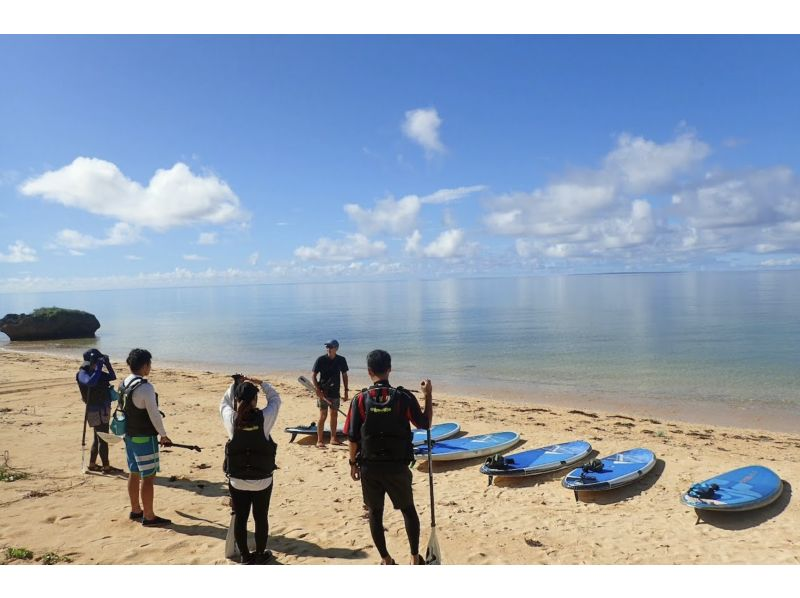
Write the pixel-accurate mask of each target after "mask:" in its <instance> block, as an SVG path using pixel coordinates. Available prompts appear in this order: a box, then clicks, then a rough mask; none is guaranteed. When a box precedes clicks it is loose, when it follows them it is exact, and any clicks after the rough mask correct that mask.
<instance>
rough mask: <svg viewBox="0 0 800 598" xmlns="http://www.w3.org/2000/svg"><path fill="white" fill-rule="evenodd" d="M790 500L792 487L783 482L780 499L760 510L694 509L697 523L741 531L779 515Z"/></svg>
mask: <svg viewBox="0 0 800 598" xmlns="http://www.w3.org/2000/svg"><path fill="white" fill-rule="evenodd" d="M791 500H792V485H791V484H790V483H789V482H787V481H786V480H783V493H782V494H781V496H780V498H778V500H776V501H775V502H774V503H772V504H771V505H767V506H766V507H764V508H762V509H753V510H752V511H738V512H730V513H724V512H721V511H701V510H699V509H695V511H694V512H695V513H696V514H697V523H696V524H700V523H701V522H702V523H704V524H707V525H713V526H714V527H718V528H720V529H727V530H734V531H737V530H743V529H749V528H751V527H756V526H758V525H761V524H762V523H765V522H767V521H769V520H770V519H772V518H773V517H777V516H778V515H780V514H781V513H782V512H783V511H784V509H786V507H787V506H788V505H789V502H790V501H791Z"/></svg>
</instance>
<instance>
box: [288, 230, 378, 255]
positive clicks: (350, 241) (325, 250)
mask: <svg viewBox="0 0 800 598" xmlns="http://www.w3.org/2000/svg"><path fill="white" fill-rule="evenodd" d="M385 252H386V243H384V242H383V241H374V242H373V241H370V240H369V239H368V238H367V237H366V236H365V235H362V234H359V233H356V234H353V235H347V236H346V237H345V239H343V240H338V241H334V240H332V239H328V238H327V237H323V238H321V239H319V240H318V241H317V244H316V245H315V246H314V247H307V246H302V247H298V248H297V249H295V250H294V254H295V256H297V257H298V258H300V259H301V260H304V261H305V260H320V261H331V262H351V261H353V260H359V259H364V258H370V257H374V256H379V255H383V254H384V253H385Z"/></svg>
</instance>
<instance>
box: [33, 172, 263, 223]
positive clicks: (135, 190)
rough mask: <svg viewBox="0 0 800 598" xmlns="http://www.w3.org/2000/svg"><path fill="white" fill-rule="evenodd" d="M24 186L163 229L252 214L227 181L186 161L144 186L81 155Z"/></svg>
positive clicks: (35, 193) (64, 202)
mask: <svg viewBox="0 0 800 598" xmlns="http://www.w3.org/2000/svg"><path fill="white" fill-rule="evenodd" d="M19 190H20V192H21V193H22V194H24V195H27V196H30V197H33V196H38V197H42V198H44V199H46V200H48V201H54V202H56V203H60V204H62V205H64V206H67V207H74V208H78V209H81V210H85V211H87V212H90V213H92V214H97V215H100V216H107V217H109V218H114V219H115V220H119V221H121V222H125V223H128V224H131V225H136V226H141V227H146V228H152V229H155V230H158V231H166V230H169V229H170V228H174V227H180V226H186V225H191V224H223V223H226V222H235V221H238V222H242V221H246V220H247V219H248V218H249V216H248V215H247V214H246V213H245V212H244V211H242V209H241V207H240V205H239V198H238V197H237V196H236V194H235V193H234V192H233V191H232V190H231V188H230V187H229V186H228V185H227V184H226V183H225V182H224V181H222V180H220V179H219V178H217V177H216V176H214V175H211V174H208V175H204V176H199V175H195V174H194V173H192V171H191V170H190V169H189V167H188V166H187V165H186V164H183V163H182V162H178V163H176V164H175V165H174V166H173V167H172V168H170V169H166V170H164V169H159V170H157V171H156V173H155V174H154V175H153V177H152V178H151V179H150V181H149V183H148V185H147V186H146V187H144V186H142V185H140V184H139V183H137V182H136V181H132V180H131V179H129V178H128V177H126V176H125V175H124V174H123V173H122V172H121V171H120V169H119V168H118V167H117V166H116V165H115V164H113V163H111V162H107V161H105V160H100V159H97V158H84V157H79V158H76V159H75V160H74V161H73V162H72V163H71V164H69V165H68V166H64V167H63V168H60V169H58V170H54V171H49V172H46V173H44V174H42V175H41V176H39V177H36V178H34V179H30V180H28V181H26V182H24V183H23V184H22V185H20V187H19Z"/></svg>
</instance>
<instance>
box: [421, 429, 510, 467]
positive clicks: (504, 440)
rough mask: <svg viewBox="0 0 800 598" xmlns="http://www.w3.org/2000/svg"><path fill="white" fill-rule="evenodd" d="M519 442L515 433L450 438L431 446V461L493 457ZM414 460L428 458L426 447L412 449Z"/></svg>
mask: <svg viewBox="0 0 800 598" xmlns="http://www.w3.org/2000/svg"><path fill="white" fill-rule="evenodd" d="M518 441H519V434H517V433H516V432H495V433H494V434H482V435H480V436H464V437H463V438H450V439H448V440H442V441H440V442H437V443H435V444H434V445H433V450H431V461H456V460H458V459H474V458H475V457H485V456H486V455H493V454H494V453H499V452H501V451H504V450H506V449H507V448H511V447H512V446H514V445H515V444H517V442H518ZM414 458H415V459H417V460H418V461H419V460H423V459H427V458H428V447H427V446H426V445H422V446H418V447H416V448H415V449H414Z"/></svg>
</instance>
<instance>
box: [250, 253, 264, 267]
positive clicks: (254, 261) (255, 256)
mask: <svg viewBox="0 0 800 598" xmlns="http://www.w3.org/2000/svg"><path fill="white" fill-rule="evenodd" d="M260 257H261V256H260V255H259V253H258V252H257V251H254V252H253V253H251V254H250V256H249V257H248V258H247V263H248V264H250V265H251V266H255V265H256V264H258V259H259V258H260Z"/></svg>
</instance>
